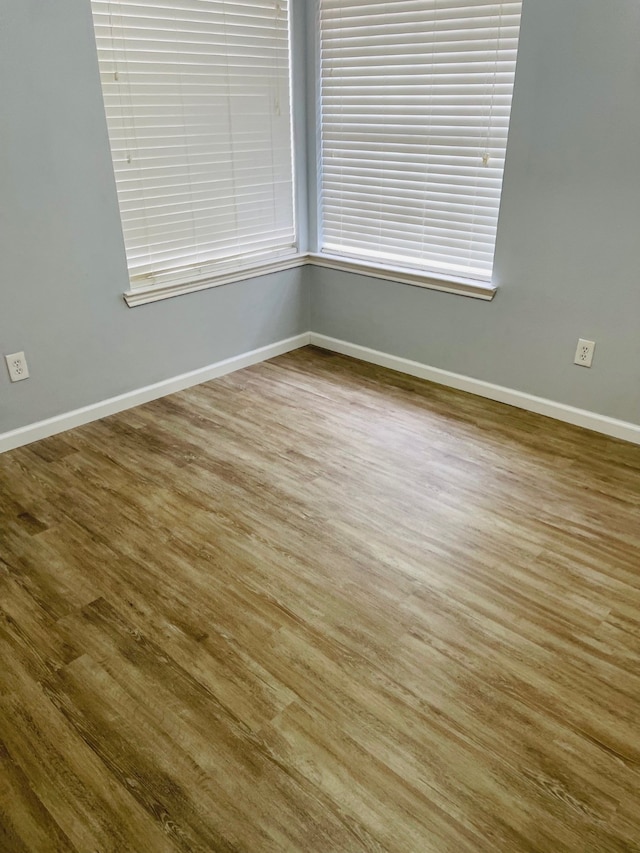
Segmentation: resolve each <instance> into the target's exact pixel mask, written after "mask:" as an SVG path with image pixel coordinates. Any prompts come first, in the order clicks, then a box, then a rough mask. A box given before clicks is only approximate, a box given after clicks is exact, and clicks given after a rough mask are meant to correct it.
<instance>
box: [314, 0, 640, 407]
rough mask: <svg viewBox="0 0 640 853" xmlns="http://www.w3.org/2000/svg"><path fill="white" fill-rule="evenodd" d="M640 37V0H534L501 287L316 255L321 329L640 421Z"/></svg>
mask: <svg viewBox="0 0 640 853" xmlns="http://www.w3.org/2000/svg"><path fill="white" fill-rule="evenodd" d="M638 44H640V4H638V3H637V0H616V2H615V3H603V2H602V0H562V2H558V0H524V8H523V18H522V29H521V38H520V50H519V56H518V67H517V73H516V87H515V93H514V100H513V108H512V120H511V132H510V137H509V149H508V154H507V165H506V170H505V178H504V187H503V200H502V207H501V216H500V223H499V234H498V242H497V247H496V259H495V275H494V280H495V281H496V283H497V284H498V285H499V288H500V289H499V292H498V295H497V296H496V298H495V300H494V301H493V302H491V303H483V302H478V301H475V300H472V299H468V298H465V297H460V296H453V295H448V294H442V293H437V292H434V291H428V290H423V289H420V288H416V287H411V286H407V285H401V284H395V283H391V282H386V281H380V280H374V279H369V278H365V277H362V276H356V275H352V274H347V273H338V272H333V271H330V270H325V269H310V270H308V272H307V278H308V281H309V283H310V288H311V328H312V329H313V331H315V332H318V333H321V334H325V335H329V336H331V337H334V338H339V339H342V340H347V341H352V342H354V343H357V344H361V345H363V346H367V347H371V348H373V349H377V350H382V351H384V352H388V353H392V354H394V355H398V356H402V357H405V358H409V359H413V360H415V361H419V362H422V363H425V364H428V365H431V366H434V367H439V368H442V369H445V370H450V371H453V372H456V373H462V374H465V375H468V376H472V377H474V378H478V379H482V380H485V381H488V382H493V383H496V384H499V385H504V386H507V387H510V388H514V389H517V390H519V391H523V392H527V393H530V394H535V395H538V396H541V397H545V398H549V399H551V400H556V401H558V402H562V403H565V404H568V405H572V406H577V407H579V408H583V409H587V410H590V411H594V412H598V413H600V414H604V415H609V416H611V417H615V418H620V419H622V420H626V421H630V422H632V423H640V273H639V272H638V262H637V257H638V245H639V239H640V168H639V167H638V151H640V52H639V51H638ZM313 141H314V137H313V135H310V142H311V144H312V145H311V147H312V153H311V158H310V161H311V162H313V159H312V158H313V157H314V156H315V152H314V151H313ZM578 337H583V338H587V339H589V340H595V341H596V344H597V347H596V354H595V359H594V363H593V367H592V368H591V369H590V370H587V369H585V368H581V367H577V366H574V365H573V363H572V362H573V355H574V352H575V347H576V343H577V339H578Z"/></svg>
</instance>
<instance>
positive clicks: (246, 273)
mask: <svg viewBox="0 0 640 853" xmlns="http://www.w3.org/2000/svg"><path fill="white" fill-rule="evenodd" d="M308 261H309V256H308V255H288V256H286V257H281V258H277V259H276V260H271V261H264V262H263V263H261V264H255V265H254V266H250V267H238V268H237V269H235V270H229V271H228V272H224V273H221V274H219V275H216V276H208V277H207V278H202V279H199V280H197V281H186V282H178V283H176V282H172V283H170V282H168V283H166V284H149V285H147V286H145V287H133V288H131V290H127V292H126V293H125V294H124V301H125V302H126V303H127V305H128V306H129V308H134V307H135V306H137V305H146V304H147V303H148V302H159V301H160V300H161V299H171V298H172V297H173V296H181V295H182V294H184V293H195V292H196V291H198V290H208V289H209V288H210V287H221V286H222V285H223V284H231V283H232V282H234V281H245V280H246V279H248V278H257V277H258V276H261V275H269V273H273V272H282V271H283V270H290V269H293V268H294V267H301V266H304V264H306V263H308Z"/></svg>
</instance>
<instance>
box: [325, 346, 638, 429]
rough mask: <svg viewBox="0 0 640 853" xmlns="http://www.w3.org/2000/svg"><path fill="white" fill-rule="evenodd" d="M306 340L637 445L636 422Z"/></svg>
mask: <svg viewBox="0 0 640 853" xmlns="http://www.w3.org/2000/svg"><path fill="white" fill-rule="evenodd" d="M309 343H311V344H313V345H314V346H317V347H322V348H323V349H327V350H331V351H332V352H338V353H342V354H343V355H349V356H351V357H352V358H359V359H360V360H361V361H368V362H370V363H371V364H377V365H379V366H380V367H388V368H390V369H391V370H397V371H399V372H400V373H407V374H409V376H417V377H418V378H420V379H428V380H429V381H430V382H436V383H438V385H446V386H448V387H449V388H456V389H458V390H459V391H468V392H469V393H471V394H477V395H478V396H479V397H487V398H488V399H489V400H497V401H498V402H500V403H507V404H508V405H509V406H516V407H517V408H519V409H526V410H527V411H529V412H535V413H536V414H538V415H546V416H547V417H549V418H555V420H558V421H564V422H565V423H568V424H573V425H574V426H579V427H584V428H585V429H590V430H594V431H595V432H600V433H603V434H604V435H609V436H612V437H613V438H621V439H623V440H624V441H630V442H633V443H634V444H640V424H634V423H630V422H628V421H619V420H616V419H615V418H609V417H607V416H606V415H598V414H596V413H595V412H590V411H588V410H586V409H576V408H574V407H573V406H566V405H565V404H564V403H556V402H554V401H553V400H546V399H545V398H544V397H535V396H534V395H533V394H525V393H524V392H523V391H515V390H514V389H512V388H504V387H503V386H502V385H493V384H492V383H491V382H483V381H482V380H481V379H473V378H471V377H470V376H463V375H462V374H460V373H451V372H450V371H448V370H441V369H440V368H439V367H429V366H428V365H426V364H421V363H420V362H417V361H411V360H410V359H408V358H400V357H399V356H396V355H389V354H388V353H385V352H380V351H379V350H374V349H369V347H363V346H360V345H358V344H352V343H349V342H348V341H340V340H338V339H337V338H330V337H327V336H326V335H319V334H317V333H316V332H311V333H310V335H309Z"/></svg>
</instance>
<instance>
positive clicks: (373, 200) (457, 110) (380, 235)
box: [319, 0, 522, 280]
mask: <svg viewBox="0 0 640 853" xmlns="http://www.w3.org/2000/svg"><path fill="white" fill-rule="evenodd" d="M319 2H320V63H321V123H322V128H321V144H322V176H321V186H320V190H321V207H322V211H321V223H322V240H321V248H322V251H324V252H326V253H329V254H332V255H338V256H341V257H351V258H355V259H358V260H361V261H362V260H364V261H368V262H371V263H373V264H380V265H390V266H391V265H393V266H402V267H409V268H412V269H418V270H422V271H424V272H425V273H426V274H436V275H437V274H442V275H449V276H454V277H456V276H461V277H466V278H473V279H479V280H489V279H490V278H491V271H492V266H493V254H494V245H495V238H496V225H497V220H498V209H499V205H500V191H501V187H502V173H503V168H504V160H505V151H506V145H507V132H508V127H509V113H510V107H511V94H512V89H513V82H514V74H515V65H516V53H517V47H518V32H519V26H520V11H521V5H522V3H521V2H505V3H490V2H486V0H467V2H462V0H385V2H376V0H319Z"/></svg>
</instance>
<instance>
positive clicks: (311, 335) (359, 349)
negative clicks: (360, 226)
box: [0, 332, 640, 453]
mask: <svg viewBox="0 0 640 853" xmlns="http://www.w3.org/2000/svg"><path fill="white" fill-rule="evenodd" d="M307 344H313V345H314V346H318V347H322V348H323V349H327V350H331V351H332V352H338V353H342V354H343V355H349V356H352V357H353V358H358V359H360V360H361V361H367V362H370V363H371V364H377V365H379V366H380V367H388V368H389V369H391V370H397V371H399V372H400V373H406V374H408V375H409V376H416V377H418V378H419V379H427V380H429V381H430V382H436V383H437V384H438V385H446V386H448V387H449V388H457V389H458V390H459V391H468V392H469V393H471V394H477V395H478V396H480V397H487V398H488V399H489V400H497V401H498V402H500V403H507V404H508V405H510V406H516V407H517V408H519V409H526V410H527V411H529V412H536V413H537V414H539V415H546V416H547V417H550V418H555V419H556V420H558V421H564V422H565V423H569V424H574V425H575V426H579V427H584V428H585V429H590V430H594V431H595V432H600V433H602V434H604V435H609V436H612V437H613V438H621V439H623V440H624V441H630V442H633V443H634V444H640V424H633V423H630V422H627V421H620V420H616V419H615V418H609V417H607V416H606V415H599V414H596V413H595V412H590V411H588V410H586V409H576V408H574V407H573V406H566V405H565V404H564V403H556V402H554V401H553V400H546V399H545V398H544V397H535V396H533V395H532V394H525V393H524V392H522V391H515V390H513V389H512V388H504V387H503V386H501V385H494V384H492V383H491V382H483V381H482V380H481V379H473V378H471V377H470V376H463V375H462V374H460V373H451V372H450V371H448V370H441V369H440V368H439V367H429V366H428V365H426V364H421V363H420V362H417V361H411V360H410V359H408V358H400V357H399V356H396V355H390V354H389V353H385V352H380V351H379V350H374V349H370V348H369V347H363V346H360V345H359V344H352V343H349V342H348V341H341V340H338V339H337V338H330V337H328V336H326V335H320V334H318V333H316V332H304V333H303V334H300V335H295V336H294V337H292V338H286V339H285V340H282V341H277V342H276V343H274V344H269V345H268V346H265V347H260V349H255V350H252V351H251V352H246V353H242V354H241V355H237V356H233V357H232V358H227V359H224V360H223V361H218V362H216V363H215V364H210V365H208V366H207V367H202V368H200V369H198V370H192V371H191V372H190V373H183V374H181V375H180V376H174V377H173V378H171V379H165V380H163V381H162V382H156V383H155V384H154V385H147V386H146V387H144V388H139V389H137V390H136V391H129V392H128V393H126V394H120V395H119V396H118V397H111V398H110V399H108V400H103V401H101V402H99V403H94V404H93V405H91V406H85V407H84V408H82V409H75V410H74V411H72V412H67V413H65V414H62V415H57V416H56V417H53V418H48V419H47V420H44V421H38V422H37V423H33V424H28V425H27V426H24V427H20V428H19V429H16V430H12V431H11V432H5V433H3V434H0V453H4V452H5V451H7V450H13V449H14V448H16V447H21V446H23V445H25V444H31V442H33V441H39V440H40V439H42V438H48V437H49V436H51V435H56V434H57V433H60V432H66V430H69V429H73V428H74V427H78V426H83V425H84V424H87V423H90V422H91V421H96V420H99V419H100V418H105V417H107V416H108V415H114V414H116V413H117V412H123V411H125V409H132V408H134V407H135V406H140V405H142V404H143V403H149V402H150V401H151V400H157V399H158V398H159V397H165V396H166V395H167V394H174V393H175V392H176V391H183V390H184V389H185V388H191V387H192V386H193V385H199V384H200V383H201V382H208V381H209V380H211V379H216V378H218V377H219V376H225V375H226V374H227V373H233V372H234V371H235V370H241V369H242V368H243V367H250V366H251V365H252V364H258V363H259V362H261V361H266V360H267V359H269V358H275V356H277V355H283V354H284V353H286V352H290V351H291V350H295V349H299V348H300V347H303V346H306V345H307Z"/></svg>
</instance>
